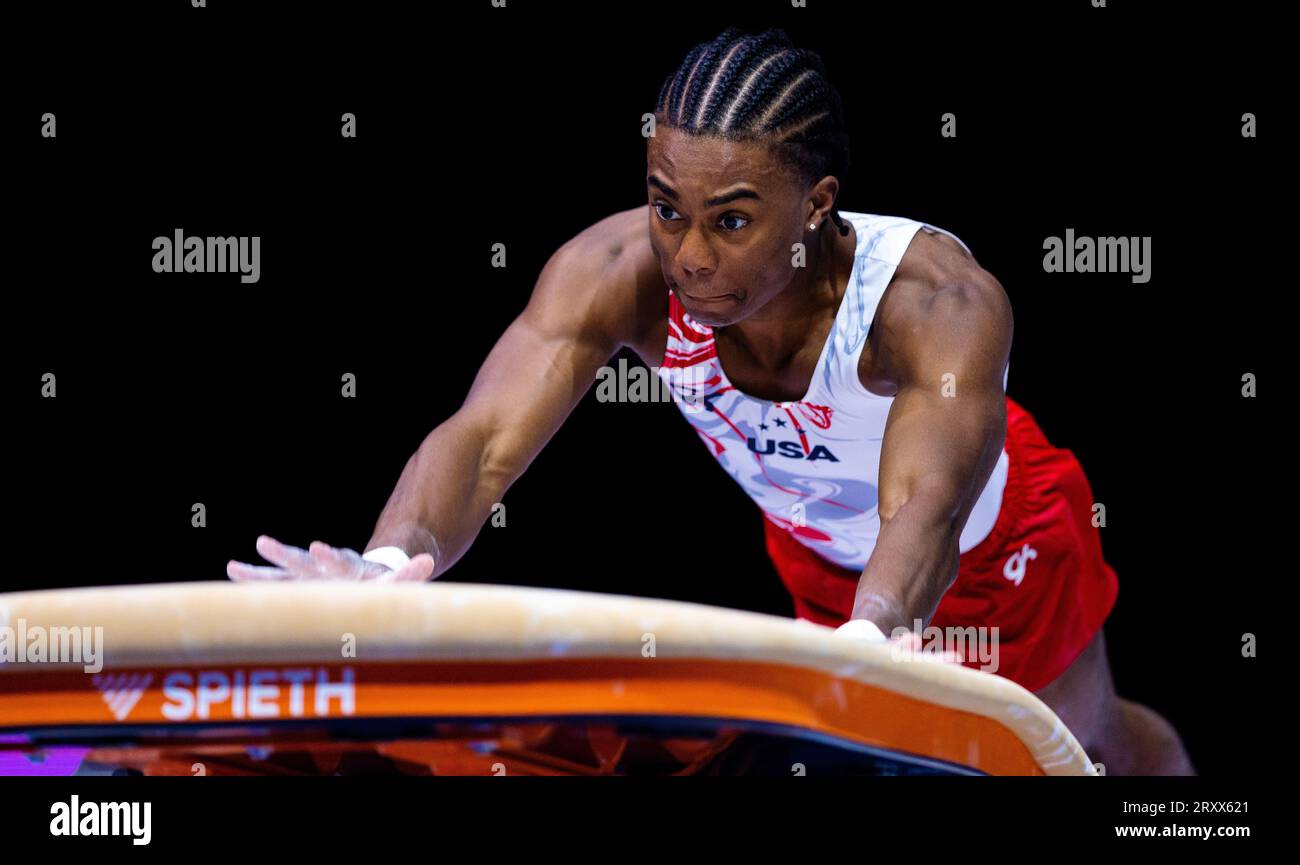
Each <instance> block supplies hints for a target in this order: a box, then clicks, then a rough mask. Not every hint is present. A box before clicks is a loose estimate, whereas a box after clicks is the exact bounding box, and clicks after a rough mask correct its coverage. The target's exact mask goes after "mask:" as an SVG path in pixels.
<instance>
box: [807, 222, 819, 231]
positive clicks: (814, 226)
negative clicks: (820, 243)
mask: <svg viewBox="0 0 1300 865" xmlns="http://www.w3.org/2000/svg"><path fill="white" fill-rule="evenodd" d="M808 230H809V231H816V230H817V223H815V222H810V223H808Z"/></svg>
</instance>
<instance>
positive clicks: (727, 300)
mask: <svg viewBox="0 0 1300 865" xmlns="http://www.w3.org/2000/svg"><path fill="white" fill-rule="evenodd" d="M646 162H647V171H646V175H647V181H646V185H647V189H648V192H649V196H650V244H651V246H652V247H653V248H654V251H655V255H656V256H658V258H659V267H660V268H661V269H662V270H663V275H664V281H665V282H667V283H668V287H669V288H670V289H672V291H673V292H674V293H675V294H676V295H677V298H678V300H679V301H680V302H681V304H682V306H683V307H684V308H685V310H686V311H687V312H688V313H689V314H690V316H691V317H692V318H694V319H696V320H697V321H699V322H700V323H702V324H706V325H709V326H711V327H721V326H725V325H729V324H735V323H736V322H738V321H741V320H743V319H745V318H748V317H749V316H750V315H752V314H753V313H754V312H756V311H757V310H759V309H761V308H762V307H763V306H764V305H765V304H766V303H767V302H768V301H769V300H771V299H772V298H773V297H775V296H776V295H777V294H779V293H780V292H781V291H783V290H784V289H785V288H787V287H788V286H789V285H790V282H791V280H792V279H793V277H794V273H795V270H794V268H793V267H792V266H791V263H790V259H791V255H792V252H791V246H792V245H793V244H795V243H800V242H807V235H806V234H805V233H804V229H805V227H806V224H807V221H808V220H807V216H808V212H809V211H810V199H809V190H808V189H807V188H806V186H805V185H804V184H803V183H802V182H801V181H800V179H799V178H798V177H796V176H795V175H794V173H793V172H791V171H790V169H789V168H788V167H787V166H785V165H784V164H783V163H781V162H780V161H779V159H778V158H777V156H776V154H775V153H774V152H772V150H771V148H770V147H769V146H768V145H766V144H763V143H761V142H760V143H751V142H737V141H728V140H726V139H724V138H717V137H712V136H693V135H690V134H688V133H684V132H680V131H678V130H676V129H673V128H671V127H666V126H660V127H659V128H658V130H657V131H656V133H655V135H654V137H652V138H650V140H649V146H648V148H647V152H646Z"/></svg>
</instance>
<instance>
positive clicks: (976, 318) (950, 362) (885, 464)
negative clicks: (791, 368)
mask: <svg viewBox="0 0 1300 865" xmlns="http://www.w3.org/2000/svg"><path fill="white" fill-rule="evenodd" d="M980 274H983V272H982V271H979V272H978V273H975V272H973V273H972V274H971V275H969V276H966V277H963V278H961V279H955V280H953V281H951V282H946V283H943V284H940V285H937V286H931V285H913V286H905V287H903V290H901V291H899V292H898V293H896V294H895V296H894V297H893V298H891V299H889V302H890V303H891V304H892V306H891V307H890V308H889V309H884V308H882V310H881V312H882V316H881V320H882V322H883V323H884V326H885V340H884V341H885V343H886V344H887V345H888V346H889V351H888V361H889V366H890V373H891V376H892V377H893V379H894V381H895V382H896V383H897V387H898V391H897V394H896V396H895V398H894V404H893V406H892V407H891V409H890V413H889V420H888V423H887V424H886V428H885V438H884V441H883V443H882V451H881V467H880V511H881V515H882V517H884V518H888V517H889V516H892V514H894V513H895V512H897V510H898V509H899V508H901V507H902V505H903V504H904V503H905V502H906V501H907V500H908V499H909V498H910V497H911V496H912V495H914V494H915V493H916V492H917V491H918V490H925V491H927V492H928V493H932V494H933V495H934V496H936V497H937V499H938V500H942V501H944V502H945V503H947V504H948V505H950V508H951V513H950V514H949V516H950V517H951V518H952V519H954V520H956V521H957V524H958V525H961V524H963V523H964V522H965V518H966V516H967V515H968V514H969V512H970V509H971V508H972V507H974V504H975V500H976V499H977V498H978V496H979V493H980V491H981V490H982V489H983V488H984V484H985V483H986V482H987V481H988V478H989V475H990V474H991V473H992V471H993V466H994V465H995V464H996V462H997V459H998V455H999V454H1000V453H1001V450H1002V444H1003V440H1004V438H1005V435H1006V401H1005V392H1004V390H1003V383H1004V373H1005V371H1006V365H1007V358H1008V355H1009V352H1010V348H1011V326H1012V325H1011V310H1010V304H1009V303H1008V301H1007V298H1006V294H1005V292H1004V291H1003V290H1002V287H1001V285H999V284H998V283H997V281H996V280H994V279H993V278H992V277H991V276H987V275H986V274H984V275H980ZM891 289H892V286H891Z"/></svg>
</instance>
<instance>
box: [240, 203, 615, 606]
mask: <svg viewBox="0 0 1300 865" xmlns="http://www.w3.org/2000/svg"><path fill="white" fill-rule="evenodd" d="M609 222H610V220H604V221H602V222H600V223H597V224H596V225H594V226H592V227H591V228H588V229H587V230H586V231H584V232H582V233H581V234H579V235H578V236H576V237H574V238H573V239H571V240H570V241H568V242H567V243H566V244H564V246H562V247H561V248H560V249H558V250H557V251H556V252H555V253H554V254H553V255H552V256H551V258H550V260H549V261H548V262H547V264H546V266H545V267H544V268H543V269H542V272H541V275H540V276H539V277H538V280H537V283H536V285H535V287H534V289H533V293H532V297H531V298H530V299H529V302H528V305H527V307H526V308H525V309H524V310H523V312H522V313H520V315H519V316H518V317H517V318H516V319H515V320H514V321H513V322H512V323H511V324H510V326H509V327H508V328H507V329H506V331H505V333H504V334H502V336H501V338H500V339H499V340H497V343H496V345H495V346H494V347H493V348H492V350H491V352H489V354H488V356H487V359H486V360H485V361H484V362H483V365H482V366H481V367H480V368H479V371H478V374H477V376H476V377H475V379H474V383H473V385H472V386H471V387H470V390H469V394H468V395H467V396H466V398H465V401H464V403H463V404H462V405H461V407H460V408H459V409H458V410H457V411H456V412H455V414H453V415H452V416H451V417H449V418H447V420H445V421H444V422H443V423H441V424H439V425H438V427H437V428H435V429H434V430H433V431H432V432H431V433H429V435H428V436H427V437H426V438H425V439H424V441H423V442H422V443H421V445H420V447H419V448H418V449H417V450H416V451H415V453H414V454H413V455H412V456H411V458H410V459H409V460H407V463H406V466H405V468H404V469H403V470H402V474H401V477H400V478H399V479H398V481H397V485H396V487H395V488H394V489H393V492H392V495H391V496H389V499H388V503H387V504H386V505H385V507H384V509H383V512H382V513H381V514H380V516H379V520H378V522H377V523H376V525H375V529H374V532H373V534H372V536H371V539H370V542H369V543H368V544H367V545H366V549H367V550H370V551H373V550H375V549H377V548H380V547H398V548H400V549H401V550H403V551H404V552H405V553H406V555H407V556H409V557H410V561H409V562H406V563H405V564H399V565H398V566H397V567H396V569H394V568H393V567H390V566H387V565H384V564H379V563H377V562H372V561H369V560H365V559H362V557H361V554H359V553H357V552H356V551H355V550H351V549H346V548H336V547H331V546H329V545H328V544H325V543H323V542H321V541H315V542H313V543H312V544H311V545H310V546H309V548H308V549H306V550H302V549H299V548H296V547H291V546H288V545H286V544H282V543H280V542H278V541H276V540H275V539H273V538H270V537H267V536H265V535H263V536H261V537H259V538H258V539H257V551H258V552H259V553H260V554H261V555H262V556H263V557H264V558H266V559H267V560H268V561H270V562H272V563H273V564H274V565H275V567H261V566H254V565H248V564H244V563H242V562H235V561H232V562H230V563H229V564H228V565H227V566H226V572H227V574H228V575H229V576H230V578H231V579H233V580H239V581H252V580H268V579H269V580H304V579H310V580H321V579H324V580H331V579H333V580H368V579H374V580H383V581H419V580H427V579H432V578H434V577H437V576H439V575H441V574H442V573H443V572H445V571H446V570H447V568H449V567H451V565H453V564H454V563H455V562H456V561H457V560H458V559H459V558H460V557H461V556H462V555H463V554H464V553H465V551H466V550H467V549H469V546H470V544H471V543H472V542H473V541H474V538H475V537H476V536H477V535H478V533H479V531H480V529H481V528H482V527H483V523H484V522H486V520H487V518H488V516H490V514H491V511H492V507H493V505H494V504H495V503H497V502H500V501H501V500H502V498H503V497H504V496H505V493H506V491H507V490H508V489H509V488H510V486H511V485H512V484H513V483H514V482H515V480H517V479H518V478H519V476H520V475H522V474H523V472H524V470H525V469H527V468H528V466H529V464H531V463H532V461H533V459H534V458H535V457H536V456H537V454H538V453H539V452H540V451H541V449H542V448H543V447H544V446H545V445H546V443H547V442H548V441H550V439H551V436H552V435H554V434H555V431H556V430H557V429H559V427H560V425H561V424H562V423H563V422H564V420H565V419H566V418H567V417H568V416H569V413H570V412H571V411H572V410H573V408H574V406H575V405H576V404H577V402H578V400H579V399H581V398H582V397H583V395H584V394H586V392H587V390H588V389H589V387H590V386H591V384H592V383H593V382H594V381H595V379H596V375H597V372H598V370H599V368H600V367H601V365H603V364H605V363H606V362H607V361H608V360H609V358H610V356H611V355H613V354H614V353H615V352H616V351H618V349H619V348H620V347H621V346H622V345H625V344H627V343H628V342H629V341H630V340H631V339H633V334H634V330H635V321H636V319H637V315H636V313H635V307H636V301H635V294H636V283H637V280H636V279H635V278H634V277H632V276H631V275H630V274H631V271H632V269H633V268H632V266H631V265H630V264H629V262H628V261H627V260H626V259H627V258H628V256H626V255H622V254H620V252H619V250H620V249H621V248H622V246H621V244H619V243H618V242H617V241H616V240H613V239H611V238H610V236H609V235H610V232H609V230H608V226H607V223H609ZM399 558H400V557H399Z"/></svg>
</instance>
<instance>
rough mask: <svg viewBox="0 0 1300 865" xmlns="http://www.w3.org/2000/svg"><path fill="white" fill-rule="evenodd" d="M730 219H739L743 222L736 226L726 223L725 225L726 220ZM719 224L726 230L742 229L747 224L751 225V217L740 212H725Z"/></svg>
mask: <svg viewBox="0 0 1300 865" xmlns="http://www.w3.org/2000/svg"><path fill="white" fill-rule="evenodd" d="M728 219H739V220H740V221H741V223H742V224H741V225H737V226H735V227H734V228H728V227H727V226H726V225H723V223H724V222H726V221H727V220H728ZM718 224H719V225H722V228H723V230H724V231H740V230H741V229H742V228H744V227H745V226H746V225H749V219H748V218H747V217H744V216H741V215H740V214H739V213H728V214H725V215H724V216H723V217H722V219H719V220H718Z"/></svg>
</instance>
